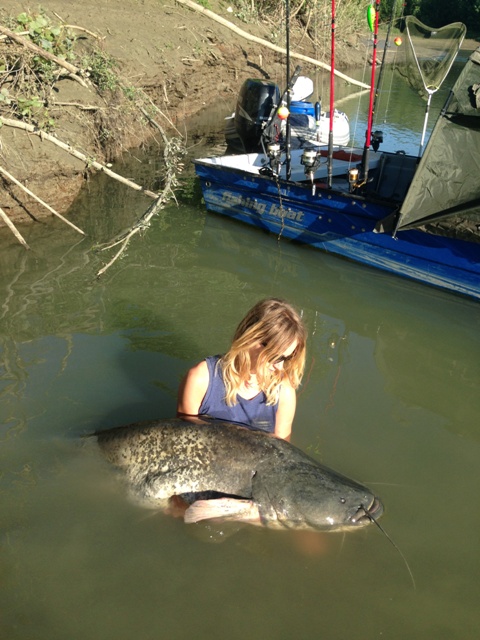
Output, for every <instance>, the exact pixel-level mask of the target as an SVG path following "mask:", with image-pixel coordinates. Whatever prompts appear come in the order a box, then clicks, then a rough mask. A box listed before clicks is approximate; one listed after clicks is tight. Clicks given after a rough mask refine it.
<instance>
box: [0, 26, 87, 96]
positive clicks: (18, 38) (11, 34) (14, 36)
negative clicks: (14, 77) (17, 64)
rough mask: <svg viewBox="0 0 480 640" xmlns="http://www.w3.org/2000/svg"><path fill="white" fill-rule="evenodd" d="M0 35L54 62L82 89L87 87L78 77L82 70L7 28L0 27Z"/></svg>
mask: <svg viewBox="0 0 480 640" xmlns="http://www.w3.org/2000/svg"><path fill="white" fill-rule="evenodd" d="M0 33H3V35H5V36H8V37H9V38H10V39H11V40H14V41H15V42H17V43H18V44H21V45H22V46H23V47H25V48H26V49H29V50H30V51H33V53H36V54H37V55H38V56H41V57H42V58H45V59H46V60H50V61H51V62H55V63H56V64H58V66H59V67H63V68H64V69H66V70H67V71H68V72H69V73H71V74H73V75H74V76H76V80H77V81H78V82H80V84H82V85H83V86H84V87H88V85H87V83H86V82H85V80H83V79H82V78H81V77H80V76H81V74H82V70H81V69H79V68H78V67H75V66H74V65H73V64H70V63H69V62H67V61H66V60H62V59H61V58H58V57H57V56H54V55H53V53H49V52H48V51H45V49H42V47H39V46H37V45H36V44H34V43H33V42H31V41H30V40H28V39H27V38H23V37H22V36H20V35H18V33H15V32H14V31H10V29H7V27H2V26H1V25H0Z"/></svg>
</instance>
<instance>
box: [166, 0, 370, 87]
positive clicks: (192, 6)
mask: <svg viewBox="0 0 480 640" xmlns="http://www.w3.org/2000/svg"><path fill="white" fill-rule="evenodd" d="M175 1H176V2H178V3H179V4H183V5H185V6H186V7H189V8H190V9H193V10H194V11H198V12H199V13H202V14H203V15H205V16H207V17H208V18H211V19H212V20H215V22H218V23H219V24H221V25H223V26H224V27H227V29H230V30H231V31H233V32H234V33H236V34H237V35H239V36H241V37H242V38H245V39H246V40H250V41H251V42H256V43H257V44H261V45H262V46H263V47H267V48H268V49H272V50H273V51H278V52H279V53H283V54H286V53H287V51H286V49H283V48H282V47H277V45H275V44H271V43H270V42H268V41H267V40H262V38H257V36H252V35H251V34H250V33H247V32H246V31H243V30H242V29H239V28H238V27H237V26H236V25H234V24H233V23H232V22H229V21H228V20H225V18H222V17H221V16H219V15H217V14H216V13H214V12H213V11H209V10H208V9H205V7H202V6H201V5H199V4H197V3H196V2H192V0H175ZM290 57H291V58H297V60H303V61H304V62H308V63H310V64H313V65H315V66H317V67H321V68H322V69H325V70H326V71H331V69H332V68H331V66H330V65H328V64H326V63H325V62H320V61H319V60H315V59H314V58H309V57H308V56H304V55H302V54H301V53H295V52H294V51H290ZM333 72H334V74H335V75H336V76H338V77H339V78H342V79H343V80H346V81H347V82H349V83H350V84H355V85H357V86H359V87H362V88H364V89H370V86H369V85H368V84H365V83H364V82H361V81H360V80H355V78H350V77H349V76H347V75H345V74H344V73H342V72H341V71H338V70H337V69H334V70H333Z"/></svg>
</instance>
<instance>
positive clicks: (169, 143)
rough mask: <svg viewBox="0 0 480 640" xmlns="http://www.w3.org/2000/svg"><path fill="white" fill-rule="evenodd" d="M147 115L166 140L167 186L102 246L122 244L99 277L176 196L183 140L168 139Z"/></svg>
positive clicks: (111, 247) (99, 274) (102, 248)
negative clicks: (118, 234) (135, 219)
mask: <svg viewBox="0 0 480 640" xmlns="http://www.w3.org/2000/svg"><path fill="white" fill-rule="evenodd" d="M142 111H143V110H142ZM145 115H147V117H148V118H149V120H150V122H151V124H152V125H153V126H155V127H156V128H157V129H158V130H159V131H160V133H161V135H162V138H163V140H164V142H165V149H164V153H163V156H164V159H165V166H166V167H167V176H166V179H165V186H164V188H163V191H162V193H161V194H160V195H159V197H158V198H157V200H156V201H155V202H154V203H153V204H151V205H150V207H149V208H148V209H147V211H145V213H144V214H143V215H142V216H141V218H140V219H139V220H137V221H136V222H135V224H133V225H132V227H131V228H130V229H128V230H127V231H125V233H123V234H121V235H120V236H119V237H118V238H116V239H115V240H113V241H112V242H110V243H108V244H106V245H104V246H103V247H100V249H101V251H106V250H108V249H113V248H114V247H117V246H118V245H120V248H119V250H118V251H117V252H116V254H115V255H114V256H113V258H112V259H111V260H110V261H109V262H108V263H107V264H106V265H105V266H104V267H102V268H101V269H100V270H99V271H98V272H97V278H99V277H100V276H102V275H103V274H104V273H105V272H106V271H107V269H109V268H110V267H111V266H112V264H113V263H114V262H115V261H116V260H118V258H119V257H120V256H121V255H122V254H123V253H124V251H125V250H126V248H127V247H128V244H129V243H130V240H131V239H132V237H133V236H134V235H135V234H137V233H139V232H140V231H145V230H146V229H147V228H148V227H149V225H150V221H151V219H152V218H153V216H154V215H156V214H157V213H158V212H159V211H160V210H161V209H163V207H164V205H165V204H166V203H167V202H168V201H169V200H170V199H171V198H173V197H175V196H174V191H173V189H174V187H175V185H176V184H177V174H178V173H179V172H180V171H181V169H182V164H181V162H180V157H181V156H182V155H183V153H184V146H183V144H182V143H181V142H180V143H179V142H178V139H175V138H174V139H173V140H168V138H167V136H166V134H165V132H164V130H163V128H162V127H161V126H160V125H159V124H158V123H157V122H156V121H155V120H152V118H150V117H149V116H148V114H146V113H145Z"/></svg>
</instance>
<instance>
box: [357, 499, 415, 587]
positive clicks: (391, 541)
mask: <svg viewBox="0 0 480 640" xmlns="http://www.w3.org/2000/svg"><path fill="white" fill-rule="evenodd" d="M361 507H362V509H363V510H364V511H365V514H366V516H367V518H368V519H369V520H370V522H373V524H375V525H377V527H378V528H379V529H380V531H381V532H382V533H383V535H384V536H385V537H386V538H387V540H388V541H389V542H390V543H391V544H392V545H393V546H394V547H395V549H396V550H397V551H398V553H399V554H400V557H401V558H402V560H403V561H404V563H405V566H406V567H407V570H408V573H409V574H410V578H411V580H412V584H413V588H414V590H415V591H416V590H417V585H416V582H415V578H414V577H413V573H412V570H411V569H410V565H409V564H408V562H407V559H406V557H405V556H404V555H403V553H402V551H401V549H400V547H399V546H398V545H397V544H396V543H395V542H394V541H393V540H392V538H391V537H390V536H389V535H388V533H387V532H386V531H385V529H384V528H383V527H382V525H381V524H379V523H378V522H377V520H376V519H375V518H374V517H373V516H371V515H370V513H369V512H368V509H366V508H365V506H364V505H361Z"/></svg>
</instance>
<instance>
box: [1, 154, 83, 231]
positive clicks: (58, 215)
mask: <svg viewBox="0 0 480 640" xmlns="http://www.w3.org/2000/svg"><path fill="white" fill-rule="evenodd" d="M0 173H1V174H2V175H4V176H5V177H6V178H8V180H10V181H11V182H13V183H14V184H16V185H17V186H18V187H20V189H22V190H23V191H25V193H27V194H28V195H29V196H31V197H32V198H33V199H34V200H36V201H37V202H39V203H40V204H41V205H42V206H44V207H45V208H46V209H48V211H50V212H51V213H53V215H54V216H57V218H60V220H63V222H65V223H66V224H68V225H70V226H71V227H72V228H73V229H75V231H78V233H81V234H82V235H85V232H84V231H82V230H81V229H79V227H77V226H75V225H74V224H73V222H70V220H67V218H64V217H63V216H62V215H61V214H60V213H58V211H55V209H52V207H51V206H50V205H49V204H47V203H46V202H44V201H43V200H41V199H40V198H39V197H38V196H36V195H35V194H34V193H33V191H30V189H27V187H25V186H24V185H23V184H22V183H21V182H19V181H18V180H17V179H16V178H14V177H13V176H12V175H11V174H10V173H8V171H6V170H5V169H4V168H3V167H1V166H0Z"/></svg>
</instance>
